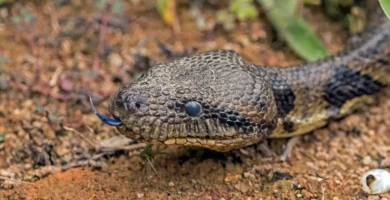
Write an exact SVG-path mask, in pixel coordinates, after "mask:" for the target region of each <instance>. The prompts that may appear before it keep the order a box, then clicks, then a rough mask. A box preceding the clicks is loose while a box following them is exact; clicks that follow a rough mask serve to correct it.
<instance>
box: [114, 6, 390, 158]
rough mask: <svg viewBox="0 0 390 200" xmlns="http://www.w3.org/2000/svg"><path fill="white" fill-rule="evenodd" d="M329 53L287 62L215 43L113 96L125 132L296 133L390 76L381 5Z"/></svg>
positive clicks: (367, 94)
mask: <svg viewBox="0 0 390 200" xmlns="http://www.w3.org/2000/svg"><path fill="white" fill-rule="evenodd" d="M371 16H372V17H371V18H372V20H371V21H370V22H369V23H368V24H369V25H368V26H367V28H366V30H365V31H364V32H363V33H362V34H360V35H359V36H356V37H357V38H355V39H354V40H353V41H352V42H350V43H349V44H348V45H347V47H346V48H345V49H344V50H343V51H341V52H339V53H337V54H335V55H332V56H330V57H327V58H325V59H322V60H318V61H316V62H312V63H306V64H301V65H297V66H290V67H287V68H278V67H270V66H263V65H254V64H248V63H246V62H245V61H244V60H243V58H242V57H240V56H239V55H238V54H237V53H236V52H234V51H230V50H214V51H209V52H204V53H200V54H197V55H192V56H187V57H183V58H179V59H175V60H170V61H168V62H166V63H162V64H158V65H156V66H154V67H152V68H151V69H150V70H149V71H147V72H146V73H144V74H143V75H142V77H141V78H139V79H138V80H137V81H135V82H133V83H130V84H128V85H126V86H124V87H122V88H121V89H120V90H119V91H118V92H116V93H115V94H114V95H113V96H112V97H111V98H110V100H109V111H110V113H111V114H112V115H113V116H114V117H115V119H117V120H120V122H121V123H120V125H118V126H117V129H118V130H119V132H120V133H122V134H123V135H125V136H126V137H129V138H132V139H134V140H136V141H140V142H146V143H165V144H167V145H170V144H176V145H188V146H200V147H204V148H208V149H212V150H216V151H229V150H232V149H236V148H240V147H243V146H248V145H251V144H254V143H258V142H261V141H263V140H264V139H266V138H283V137H292V136H295V135H299V134H304V133H308V132H310V131H312V130H315V129H317V128H319V127H322V126H324V125H326V124H327V123H328V122H329V120H332V119H336V118H340V117H343V116H345V115H347V114H349V113H351V112H353V111H354V110H355V109H356V108H357V107H358V106H359V105H361V104H362V103H367V102H369V101H372V99H373V95H374V94H376V93H378V92H379V91H380V90H382V88H384V87H385V86H386V85H387V84H388V83H389V82H390V64H389V61H390V56H389V55H390V23H389V22H388V21H387V20H386V19H385V17H384V14H383V13H382V11H379V10H377V12H376V13H375V14H373V15H371Z"/></svg>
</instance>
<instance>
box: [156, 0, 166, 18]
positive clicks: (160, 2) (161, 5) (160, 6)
mask: <svg viewBox="0 0 390 200" xmlns="http://www.w3.org/2000/svg"><path fill="white" fill-rule="evenodd" d="M167 3H168V0H157V5H156V7H157V11H158V12H159V13H160V15H162V13H164V12H165V8H166V7H167Z"/></svg>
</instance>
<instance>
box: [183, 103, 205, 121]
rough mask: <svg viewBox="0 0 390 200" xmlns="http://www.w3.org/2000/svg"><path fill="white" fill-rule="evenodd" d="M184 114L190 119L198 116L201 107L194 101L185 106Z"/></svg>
mask: <svg viewBox="0 0 390 200" xmlns="http://www.w3.org/2000/svg"><path fill="white" fill-rule="evenodd" d="M185 109H186V113H187V115H189V116H191V117H196V116H199V115H200V113H201V106H200V104H199V103H198V102H196V101H190V102H188V103H187V104H186V107H185Z"/></svg>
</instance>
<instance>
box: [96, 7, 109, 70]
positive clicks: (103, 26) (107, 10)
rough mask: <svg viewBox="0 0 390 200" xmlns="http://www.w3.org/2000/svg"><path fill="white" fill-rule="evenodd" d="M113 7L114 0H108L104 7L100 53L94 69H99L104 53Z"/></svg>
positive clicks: (100, 33) (100, 29)
mask: <svg viewBox="0 0 390 200" xmlns="http://www.w3.org/2000/svg"><path fill="white" fill-rule="evenodd" d="M111 8H112V0H107V1H106V5H105V7H104V11H103V14H102V18H101V19H102V20H101V23H100V26H99V44H98V53H97V55H96V56H95V59H94V62H93V69H94V70H98V69H99V65H100V56H102V55H103V53H104V48H105V45H106V40H105V39H106V32H107V22H108V16H109V14H110V12H111Z"/></svg>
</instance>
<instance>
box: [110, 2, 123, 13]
mask: <svg viewBox="0 0 390 200" xmlns="http://www.w3.org/2000/svg"><path fill="white" fill-rule="evenodd" d="M111 11H112V13H114V14H120V13H122V2H119V1H117V2H115V3H114V4H113V5H112V9H111Z"/></svg>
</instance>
